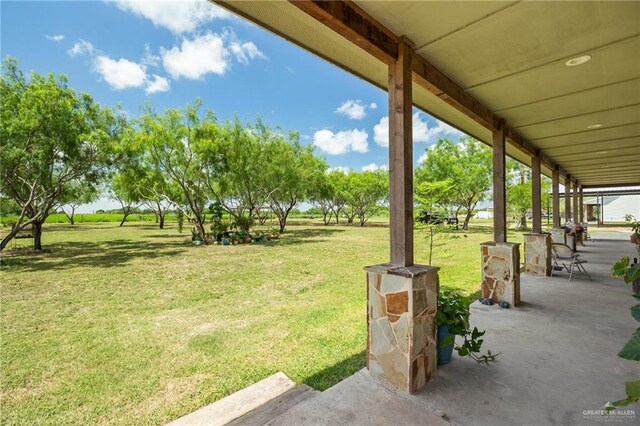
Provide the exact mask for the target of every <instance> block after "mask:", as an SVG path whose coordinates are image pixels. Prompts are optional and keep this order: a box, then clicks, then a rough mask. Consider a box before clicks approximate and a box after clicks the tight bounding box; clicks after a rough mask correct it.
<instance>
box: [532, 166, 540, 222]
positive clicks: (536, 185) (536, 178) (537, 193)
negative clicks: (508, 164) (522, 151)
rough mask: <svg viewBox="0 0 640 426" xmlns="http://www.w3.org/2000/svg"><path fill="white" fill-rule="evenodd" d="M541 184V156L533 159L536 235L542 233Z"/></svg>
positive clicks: (533, 203) (533, 201)
mask: <svg viewBox="0 0 640 426" xmlns="http://www.w3.org/2000/svg"><path fill="white" fill-rule="evenodd" d="M541 188H542V187H541V183H540V156H538V155H534V156H533V157H531V192H532V194H531V201H532V205H531V210H532V215H533V218H532V221H533V224H532V231H533V233H534V234H539V233H540V232H542V194H541Z"/></svg>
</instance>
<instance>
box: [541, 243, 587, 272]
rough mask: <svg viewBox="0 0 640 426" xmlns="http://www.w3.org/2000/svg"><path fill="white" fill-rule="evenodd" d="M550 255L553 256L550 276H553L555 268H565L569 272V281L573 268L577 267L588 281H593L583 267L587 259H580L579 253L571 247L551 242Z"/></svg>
mask: <svg viewBox="0 0 640 426" xmlns="http://www.w3.org/2000/svg"><path fill="white" fill-rule="evenodd" d="M551 257H552V258H553V268H551V276H553V274H554V273H555V272H556V270H562V269H566V270H567V272H569V281H571V278H572V277H573V271H574V269H575V268H578V271H580V272H583V273H584V274H585V275H586V276H587V277H588V278H589V281H593V280H592V279H591V275H589V273H588V272H587V270H586V269H585V268H584V264H585V263H587V261H586V260H583V259H580V255H579V254H578V253H576V252H574V251H573V250H571V247H569V246H568V245H566V244H560V243H553V244H552V245H551Z"/></svg>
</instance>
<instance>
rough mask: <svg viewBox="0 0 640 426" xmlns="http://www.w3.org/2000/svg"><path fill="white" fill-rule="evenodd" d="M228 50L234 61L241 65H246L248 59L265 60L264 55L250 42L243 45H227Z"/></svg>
mask: <svg viewBox="0 0 640 426" xmlns="http://www.w3.org/2000/svg"><path fill="white" fill-rule="evenodd" d="M229 50H230V51H231V53H233V56H235V58H236V60H237V61H238V62H240V63H243V64H248V63H249V59H256V58H261V59H264V58H265V56H264V53H262V52H261V51H260V49H258V48H257V47H256V45H255V44H253V43H252V42H250V41H247V42H244V43H240V42H239V41H233V42H231V44H230V45H229Z"/></svg>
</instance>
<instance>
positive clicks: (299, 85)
mask: <svg viewBox="0 0 640 426" xmlns="http://www.w3.org/2000/svg"><path fill="white" fill-rule="evenodd" d="M1 21H2V22H1V24H2V26H1V40H2V42H1V45H0V50H1V54H2V56H3V57H5V56H7V55H10V56H13V57H15V58H17V59H18V60H19V62H20V66H21V68H22V69H23V70H24V71H31V70H35V71H38V72H40V73H47V72H54V73H56V74H66V75H67V76H68V77H69V82H70V85H71V87H73V88H74V89H76V90H78V91H83V92H87V93H89V94H91V95H92V96H93V97H94V99H95V100H96V101H98V102H100V103H101V104H103V105H108V106H115V105H116V104H120V105H122V107H123V108H124V109H125V110H126V111H127V113H129V114H131V115H133V116H135V115H137V114H138V112H139V107H140V106H141V105H143V104H144V103H145V102H150V103H151V104H152V105H153V106H154V107H155V108H157V109H158V110H163V109H165V108H170V107H183V106H184V105H186V104H187V103H189V102H193V100H194V99H195V98H196V97H200V98H202V101H203V106H204V107H205V108H206V109H211V110H213V111H215V113H216V115H217V117H218V118H219V119H221V120H226V119H232V118H233V117H234V116H235V115H237V116H238V117H239V118H240V119H241V120H242V121H244V122H250V121H253V120H255V118H256V117H257V116H258V115H259V116H261V117H262V119H263V120H264V121H265V122H266V123H267V124H269V125H270V126H274V127H275V126H278V127H280V128H281V129H282V130H283V131H285V132H287V131H289V130H296V131H298V132H299V133H300V135H301V137H302V141H303V142H304V143H308V144H313V145H315V146H316V152H317V153H318V154H320V155H322V156H324V157H325V158H326V160H327V162H328V163H329V164H330V165H331V167H341V168H349V169H352V170H358V171H359V170H363V169H373V168H377V167H386V166H385V165H386V164H387V160H388V152H387V146H386V145H387V144H388V136H387V127H386V125H387V115H388V112H387V111H388V108H387V95H386V92H384V91H381V90H380V89H378V88H376V87H374V86H372V85H370V84H369V83H367V82H364V81H362V80H360V79H358V78H356V77H354V76H351V75H350V74H348V73H346V72H345V71H343V70H341V69H339V68H337V67H335V66H334V65H331V64H329V63H327V62H325V61H324V60H322V59H320V58H317V57H315V56H313V55H312V54H310V53H308V52H306V51H304V50H302V49H300V48H298V47H297V46H294V45H292V44H290V43H289V42H286V41H285V40H282V39H281V38H279V37H277V36H275V35H273V34H271V33H269V32H267V31H265V30H263V29H261V28H259V27H257V26H255V25H253V24H251V23H248V22H247V21H245V20H243V19H242V18H238V17H235V16H234V15H231V14H229V13H228V12H225V11H224V10H222V9H220V8H219V7H217V6H215V5H212V4H210V3H208V2H206V1H205V0H195V1H181V2H170V1H159V2H158V1H155V2H149V1H110V2H105V1H66V2H64V1H51V2H32V1H2V3H1ZM460 135H461V134H460V133H459V132H457V131H456V130H455V129H452V128H451V127H449V126H448V125H446V124H444V123H441V122H438V121H436V120H435V119H433V118H432V117H430V116H428V115H427V114H424V113H418V112H417V111H416V112H415V113H414V142H415V144H414V158H415V161H416V164H417V162H418V161H419V158H420V156H421V155H423V154H424V152H425V148H426V147H427V146H429V145H431V144H433V143H435V142H436V141H437V139H438V138H440V137H448V138H452V139H454V140H456V139H458V138H459V137H460ZM107 205H109V206H110V205H113V204H112V203H111V204H109V203H107V202H106V201H105V200H102V201H101V202H100V203H99V206H98V207H96V206H95V205H94V206H92V207H93V208H99V207H105V206H107ZM89 210H90V208H89V209H88V210H87V211H89Z"/></svg>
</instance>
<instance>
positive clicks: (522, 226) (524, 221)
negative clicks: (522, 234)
mask: <svg viewBox="0 0 640 426" xmlns="http://www.w3.org/2000/svg"><path fill="white" fill-rule="evenodd" d="M520 229H523V230H524V229H527V216H526V215H524V216H522V217H521V218H520Z"/></svg>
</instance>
